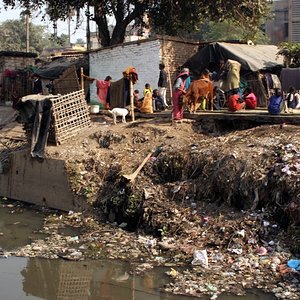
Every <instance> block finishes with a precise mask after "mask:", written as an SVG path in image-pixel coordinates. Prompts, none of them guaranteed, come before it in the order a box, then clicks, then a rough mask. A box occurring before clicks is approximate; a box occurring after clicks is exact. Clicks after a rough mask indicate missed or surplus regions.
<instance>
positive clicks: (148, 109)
mask: <svg viewBox="0 0 300 300" xmlns="http://www.w3.org/2000/svg"><path fill="white" fill-rule="evenodd" d="M139 109H140V112H141V113H144V114H152V113H153V105H152V93H150V92H148V93H146V94H145V96H144V99H143V101H142V103H141V106H140V108H139Z"/></svg>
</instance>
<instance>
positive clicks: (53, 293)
mask: <svg viewBox="0 0 300 300" xmlns="http://www.w3.org/2000/svg"><path fill="white" fill-rule="evenodd" d="M16 265H18V266H19V269H18V271H17V268H16ZM12 266H14V267H12ZM13 270H15V271H13ZM165 271H166V269H163V268H156V269H154V270H151V271H147V273H146V274H145V275H144V276H132V275H129V274H130V265H129V264H126V263H121V262H118V261H80V262H74V261H65V260H48V259H39V258H30V259H25V258H23V259H20V258H13V257H12V258H8V259H4V260H0V291H1V297H0V299H1V300H2V295H9V296H10V297H8V296H6V297H5V298H3V299H5V300H15V299H18V300H22V299H26V300H28V299H45V300H191V299H199V298H192V297H185V296H174V295H169V294H164V293H160V291H159V288H160V287H162V286H163V285H164V284H165V283H166V282H167V281H168V277H167V276H166V275H165ZM11 272H13V273H14V274H11V276H8V273H9V274H10V273H11ZM6 277H9V278H7V279H6ZM20 277H21V279H22V280H20ZM2 279H5V280H2ZM22 288H23V289H22ZM202 299H203V300H208V299H209V297H204V298H202ZM218 299H219V300H273V299H274V298H273V297H272V296H270V295H266V294H262V293H250V294H248V295H247V296H244V297H235V296H221V297H219V298H218Z"/></svg>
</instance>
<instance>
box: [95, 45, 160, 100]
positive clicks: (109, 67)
mask: <svg viewBox="0 0 300 300" xmlns="http://www.w3.org/2000/svg"><path fill="white" fill-rule="evenodd" d="M159 62H160V42H159V41H158V40H155V41H149V42H143V43H130V44H127V45H124V46H122V45H120V46H117V47H113V48H105V49H103V50H101V51H97V52H92V53H91V54H90V76H91V77H93V78H96V79H104V78H105V77H106V76H107V75H110V76H111V77H112V79H113V80H119V79H121V78H122V77H123V75H122V72H123V71H124V70H125V69H126V68H127V67H129V66H133V67H135V68H136V70H137V73H138V76H139V80H138V82H137V83H136V84H135V85H134V89H138V90H139V91H140V93H141V94H142V91H143V89H144V86H145V83H150V85H151V86H152V87H153V88H156V86H157V80H158V74H159V69H158V65H159ZM91 99H97V97H96V83H95V82H94V83H93V84H92V85H91Z"/></svg>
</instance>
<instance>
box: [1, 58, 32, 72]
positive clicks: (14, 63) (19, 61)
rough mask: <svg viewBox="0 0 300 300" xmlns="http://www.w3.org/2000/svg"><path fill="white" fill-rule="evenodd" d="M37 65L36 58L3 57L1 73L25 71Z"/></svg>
mask: <svg viewBox="0 0 300 300" xmlns="http://www.w3.org/2000/svg"><path fill="white" fill-rule="evenodd" d="M34 64H35V58H33V57H13V56H1V57H0V72H4V70H5V69H10V70H17V69H25V68H26V67H27V66H29V65H34Z"/></svg>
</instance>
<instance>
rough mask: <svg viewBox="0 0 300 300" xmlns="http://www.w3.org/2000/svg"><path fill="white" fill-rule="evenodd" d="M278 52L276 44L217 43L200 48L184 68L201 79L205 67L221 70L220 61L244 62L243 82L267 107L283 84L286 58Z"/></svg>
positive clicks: (242, 63)
mask: <svg viewBox="0 0 300 300" xmlns="http://www.w3.org/2000/svg"><path fill="white" fill-rule="evenodd" d="M277 52H278V48H277V47H276V46H274V45H253V44H240V43H225V42H215V43H210V44H206V45H204V46H202V47H200V50H199V51H198V52H197V53H196V54H194V55H193V56H192V57H190V58H189V59H188V60H187V61H186V62H185V63H184V67H188V68H189V69H190V70H191V72H192V74H193V76H194V77H195V78H197V76H199V75H200V74H201V72H202V71H203V70H204V69H205V68H208V69H209V70H210V71H217V70H218V68H219V62H220V60H224V61H226V60H227V59H232V60H236V61H238V62H239V63H240V64H241V71H240V75H241V82H243V83H244V85H249V86H251V87H252V89H253V90H254V92H255V94H256V95H257V97H258V105H259V106H262V107H263V106H266V103H267V99H268V97H269V95H270V90H272V89H273V88H275V87H280V81H279V76H280V71H281V69H282V67H283V58H281V57H278V56H277Z"/></svg>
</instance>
